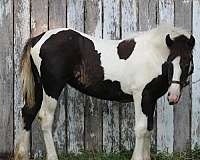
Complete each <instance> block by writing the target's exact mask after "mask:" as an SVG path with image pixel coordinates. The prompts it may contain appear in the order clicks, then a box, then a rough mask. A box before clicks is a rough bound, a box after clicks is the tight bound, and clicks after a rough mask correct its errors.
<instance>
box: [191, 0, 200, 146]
mask: <svg viewBox="0 0 200 160" xmlns="http://www.w3.org/2000/svg"><path fill="white" fill-rule="evenodd" d="M199 15H200V1H199V0H194V1H193V24H192V26H193V35H194V37H195V39H196V44H195V49H194V52H193V58H194V66H195V69H194V74H193V76H192V126H191V127H192V128H191V137H192V148H194V147H195V145H198V146H200V81H199V80H200V63H199V59H200V54H199V50H200V44H199V41H200V30H199V27H200V16H199Z"/></svg>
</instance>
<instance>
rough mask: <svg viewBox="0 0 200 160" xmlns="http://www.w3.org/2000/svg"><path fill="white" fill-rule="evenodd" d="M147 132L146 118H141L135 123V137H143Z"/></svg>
mask: <svg viewBox="0 0 200 160" xmlns="http://www.w3.org/2000/svg"><path fill="white" fill-rule="evenodd" d="M146 134H147V120H145V119H144V120H141V121H140V122H138V123H136V125H135V135H136V137H137V138H143V137H145V136H146Z"/></svg>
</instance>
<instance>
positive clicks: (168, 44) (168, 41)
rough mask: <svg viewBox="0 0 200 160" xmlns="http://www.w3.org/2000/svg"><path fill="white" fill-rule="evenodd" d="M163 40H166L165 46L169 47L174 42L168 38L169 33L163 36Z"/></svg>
mask: <svg viewBox="0 0 200 160" xmlns="http://www.w3.org/2000/svg"><path fill="white" fill-rule="evenodd" d="M165 41H166V44H167V47H169V48H170V47H171V46H172V44H173V43H174V42H173V40H172V39H171V38H170V35H169V34H168V35H167V36H166V38H165Z"/></svg>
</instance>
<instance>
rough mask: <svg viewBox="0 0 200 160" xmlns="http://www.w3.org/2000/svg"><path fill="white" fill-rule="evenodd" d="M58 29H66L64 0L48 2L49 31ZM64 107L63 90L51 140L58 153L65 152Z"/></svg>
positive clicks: (50, 0)
mask: <svg viewBox="0 0 200 160" xmlns="http://www.w3.org/2000/svg"><path fill="white" fill-rule="evenodd" d="M60 27H66V0H49V29H52V28H60ZM55 54H56V53H55ZM65 105H66V104H65V96H64V90H63V92H62V93H61V96H60V98H59V100H58V105H57V107H56V111H55V115H54V123H53V139H54V143H55V147H56V149H57V151H58V152H64V151H65V150H66V132H65V131H66V123H65V122H66V121H65V113H66V112H65Z"/></svg>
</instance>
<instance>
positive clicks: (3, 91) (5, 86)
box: [0, 0, 14, 156]
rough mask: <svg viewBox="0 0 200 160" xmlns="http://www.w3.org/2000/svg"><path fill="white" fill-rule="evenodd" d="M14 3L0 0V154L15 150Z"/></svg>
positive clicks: (9, 0) (8, 0)
mask: <svg viewBox="0 0 200 160" xmlns="http://www.w3.org/2000/svg"><path fill="white" fill-rule="evenodd" d="M12 13H13V3H12V1H11V0H1V1H0V36H1V40H0V48H1V49H0V55H1V59H0V120H1V123H0V137H1V139H0V144H1V145H0V154H2V156H3V154H10V153H12V152H13V138H14V137H13V136H14V135H13V26H12V25H13V17H12V15H13V14H12Z"/></svg>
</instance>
